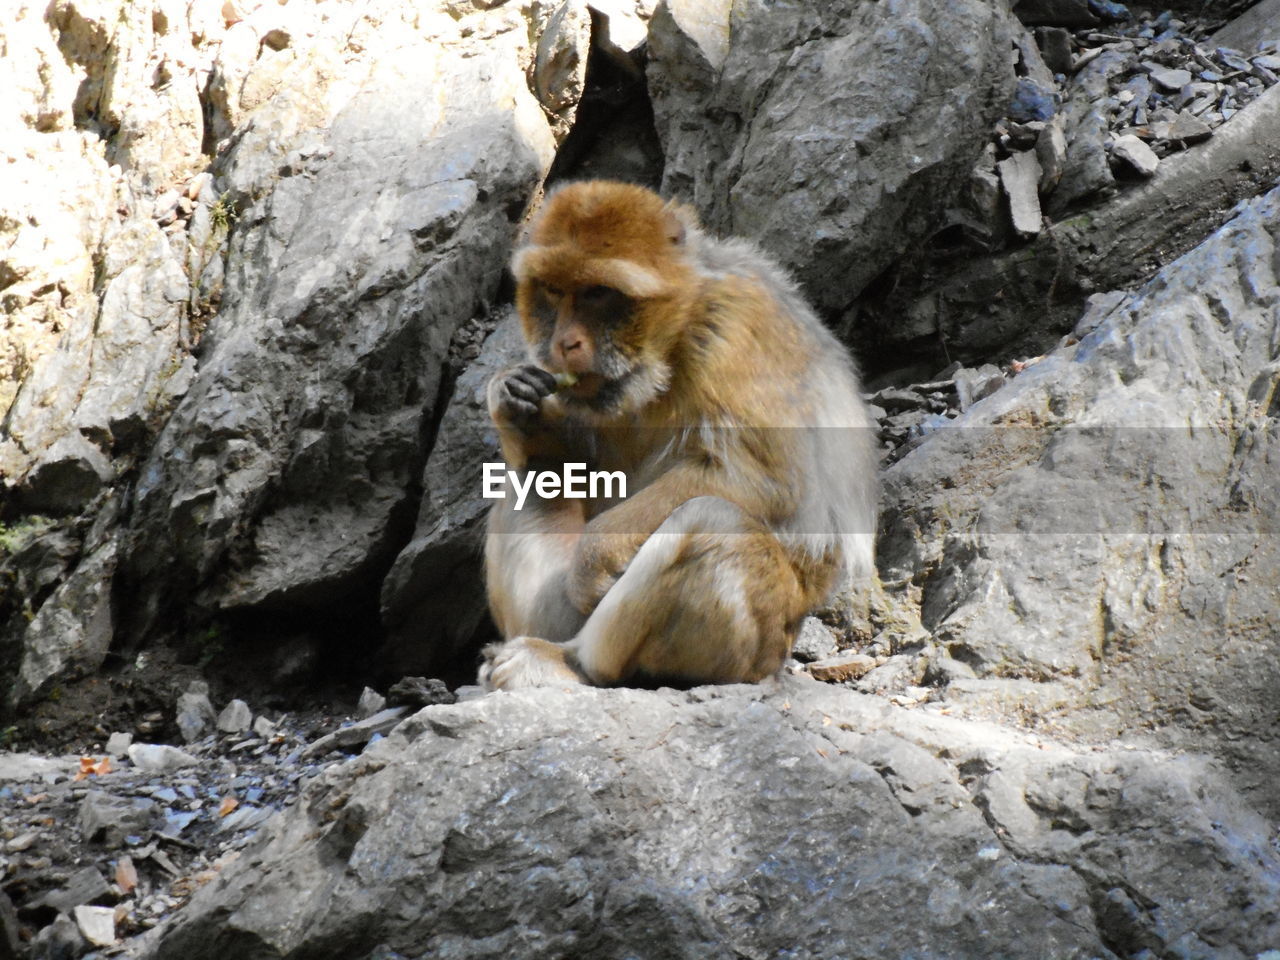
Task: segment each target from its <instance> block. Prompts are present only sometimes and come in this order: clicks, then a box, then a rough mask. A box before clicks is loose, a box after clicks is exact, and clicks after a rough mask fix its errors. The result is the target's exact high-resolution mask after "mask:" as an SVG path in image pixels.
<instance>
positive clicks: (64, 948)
mask: <svg viewBox="0 0 1280 960" xmlns="http://www.w3.org/2000/svg"><path fill="white" fill-rule="evenodd" d="M88 948H89V944H88V943H87V942H85V939H84V937H83V936H81V934H80V928H79V927H77V926H76V923H75V921H74V920H72V919H71V918H70V917H68V916H66V915H64V914H59V915H58V916H57V917H55V918H54V920H53V923H51V924H49V925H48V926H47V927H45V928H43V929H42V930H41V931H40V932H39V933H37V934H36V935H35V937H34V938H33V939H32V941H31V946H30V949H29V952H28V954H27V956H28V957H29V958H30V960H78V958H79V957H82V956H84V954H85V953H86V952H87V950H88Z"/></svg>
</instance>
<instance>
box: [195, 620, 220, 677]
mask: <svg viewBox="0 0 1280 960" xmlns="http://www.w3.org/2000/svg"><path fill="white" fill-rule="evenodd" d="M198 643H199V644H200V647H201V650H200V656H199V658H198V659H197V660H196V667H197V668H199V669H200V670H203V669H205V668H206V667H207V666H209V664H211V663H212V662H213V661H214V660H216V659H217V658H218V657H219V656H220V655H221V654H222V651H223V643H222V628H221V627H219V626H218V625H217V624H216V623H213V624H210V625H209V629H207V630H206V631H205V632H204V635H203V636H202V637H200V639H199V641H198Z"/></svg>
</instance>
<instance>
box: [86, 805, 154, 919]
mask: <svg viewBox="0 0 1280 960" xmlns="http://www.w3.org/2000/svg"><path fill="white" fill-rule="evenodd" d="M156 810H157V807H156V802H155V801H154V800H149V799H147V798H145V797H133V798H127V797H115V796H111V795H109V794H106V793H103V792H101V791H98V790H90V791H89V792H88V793H87V794H85V798H84V799H83V800H82V801H81V802H80V835H81V836H82V837H84V839H85V842H86V843H99V844H101V845H102V846H104V847H106V848H107V849H108V850H114V849H116V848H118V847H121V846H124V842H125V838H126V837H128V836H134V835H137V836H141V835H144V834H146V833H147V832H148V831H149V830H150V829H151V821H152V817H153V815H154V814H155V813H156ZM82 902H83V901H82Z"/></svg>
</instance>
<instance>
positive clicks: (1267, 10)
mask: <svg viewBox="0 0 1280 960" xmlns="http://www.w3.org/2000/svg"><path fill="white" fill-rule="evenodd" d="M1277 39H1280V0H1261V2H1259V3H1256V4H1254V5H1252V6H1251V7H1249V9H1247V10H1245V11H1244V13H1242V14H1240V16H1238V17H1236V18H1235V19H1234V20H1232V21H1231V22H1230V23H1228V24H1227V25H1226V26H1224V27H1222V28H1221V29H1220V30H1219V31H1218V32H1217V33H1215V34H1214V35H1213V36H1212V37H1210V38H1209V43H1210V44H1212V45H1213V46H1215V47H1234V48H1236V49H1237V50H1251V49H1254V48H1255V46H1256V44H1257V43H1258V41H1259V40H1277Z"/></svg>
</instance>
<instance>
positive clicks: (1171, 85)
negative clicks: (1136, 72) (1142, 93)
mask: <svg viewBox="0 0 1280 960" xmlns="http://www.w3.org/2000/svg"><path fill="white" fill-rule="evenodd" d="M1149 72H1150V74H1151V79H1152V81H1153V82H1154V83H1155V85H1156V86H1157V87H1160V88H1161V89H1162V90H1165V91H1167V92H1169V93H1176V92H1177V91H1179V90H1181V89H1182V88H1183V87H1185V86H1186V85H1187V84H1189V83H1190V82H1191V74H1190V72H1189V71H1187V70H1182V69H1170V68H1168V67H1162V66H1160V65H1158V64H1151V65H1150V70H1149Z"/></svg>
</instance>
